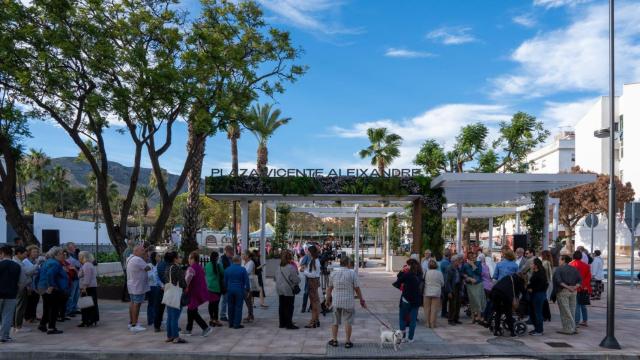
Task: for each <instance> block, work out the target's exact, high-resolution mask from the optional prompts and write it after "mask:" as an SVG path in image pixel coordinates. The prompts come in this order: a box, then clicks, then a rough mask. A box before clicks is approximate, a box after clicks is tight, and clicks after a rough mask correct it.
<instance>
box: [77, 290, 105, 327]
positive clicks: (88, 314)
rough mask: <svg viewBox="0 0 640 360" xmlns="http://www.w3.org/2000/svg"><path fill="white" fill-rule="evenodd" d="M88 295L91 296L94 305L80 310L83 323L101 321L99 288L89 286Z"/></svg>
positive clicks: (90, 323) (88, 323)
mask: <svg viewBox="0 0 640 360" xmlns="http://www.w3.org/2000/svg"><path fill="white" fill-rule="evenodd" d="M87 295H88V296H91V298H92V299H93V304H94V305H93V306H92V307H90V308H86V309H82V310H80V313H81V314H82V323H83V324H85V325H92V324H95V323H97V322H98V321H100V315H99V312H98V289H97V288H94V287H90V288H87Z"/></svg>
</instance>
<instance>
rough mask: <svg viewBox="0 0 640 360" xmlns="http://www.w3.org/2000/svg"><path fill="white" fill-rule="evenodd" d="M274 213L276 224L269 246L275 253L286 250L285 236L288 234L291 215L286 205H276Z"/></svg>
mask: <svg viewBox="0 0 640 360" xmlns="http://www.w3.org/2000/svg"><path fill="white" fill-rule="evenodd" d="M276 212H277V213H278V215H277V220H276V221H277V222H276V228H275V234H274V238H273V243H272V244H271V246H272V248H273V249H274V250H275V251H276V253H277V252H279V251H280V250H282V249H286V248H287V234H288V232H289V214H290V213H291V208H290V207H289V205H286V204H278V207H277V208H276Z"/></svg>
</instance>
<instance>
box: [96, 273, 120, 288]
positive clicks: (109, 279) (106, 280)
mask: <svg viewBox="0 0 640 360" xmlns="http://www.w3.org/2000/svg"><path fill="white" fill-rule="evenodd" d="M97 280H98V286H124V284H125V281H124V275H119V276H98V278H97Z"/></svg>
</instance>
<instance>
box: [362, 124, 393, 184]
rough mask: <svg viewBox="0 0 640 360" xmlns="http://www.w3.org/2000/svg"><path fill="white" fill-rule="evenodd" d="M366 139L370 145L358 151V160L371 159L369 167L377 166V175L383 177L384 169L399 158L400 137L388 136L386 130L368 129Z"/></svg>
mask: <svg viewBox="0 0 640 360" xmlns="http://www.w3.org/2000/svg"><path fill="white" fill-rule="evenodd" d="M367 137H369V141H370V142H371V145H369V147H367V148H366V149H362V150H360V158H362V159H364V158H366V157H371V165H376V166H378V175H379V176H381V177H382V176H384V169H385V168H386V167H387V166H388V165H390V164H391V162H393V160H395V159H397V158H398V157H399V156H400V145H401V144H402V137H400V135H397V134H390V133H389V132H388V131H387V128H377V129H375V128H369V129H368V130H367Z"/></svg>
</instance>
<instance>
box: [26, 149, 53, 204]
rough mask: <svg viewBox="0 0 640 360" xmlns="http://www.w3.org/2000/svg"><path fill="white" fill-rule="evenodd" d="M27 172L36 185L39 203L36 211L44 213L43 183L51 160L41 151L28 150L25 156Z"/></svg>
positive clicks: (47, 175) (47, 176)
mask: <svg viewBox="0 0 640 360" xmlns="http://www.w3.org/2000/svg"><path fill="white" fill-rule="evenodd" d="M26 162H27V169H28V170H27V172H28V174H29V178H30V179H31V180H34V181H36V183H37V184H38V188H37V190H38V194H39V199H40V202H39V203H38V209H37V210H38V211H44V192H45V188H44V185H45V181H46V180H47V179H48V178H49V171H48V170H47V166H49V164H51V159H50V158H49V157H48V156H47V154H45V153H44V151H42V150H35V149H30V150H29V154H28V155H27V160H26Z"/></svg>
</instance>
